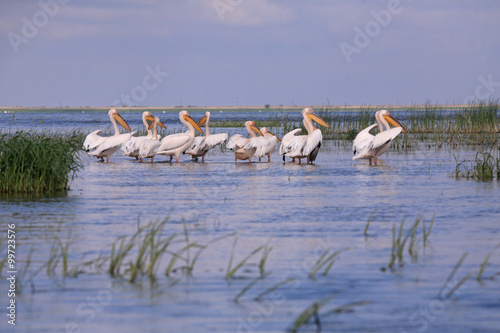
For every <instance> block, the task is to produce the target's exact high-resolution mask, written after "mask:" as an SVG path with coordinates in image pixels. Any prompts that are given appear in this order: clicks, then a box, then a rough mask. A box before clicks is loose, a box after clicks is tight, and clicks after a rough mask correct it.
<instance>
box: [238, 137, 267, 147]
mask: <svg viewBox="0 0 500 333" xmlns="http://www.w3.org/2000/svg"><path fill="white" fill-rule="evenodd" d="M268 144H269V140H268V139H266V138H265V137H263V136H254V137H251V138H250V139H249V140H248V142H246V144H245V145H244V146H243V149H252V148H258V147H262V146H267V145H268ZM240 147H241V146H240Z"/></svg>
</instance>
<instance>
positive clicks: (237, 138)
mask: <svg viewBox="0 0 500 333" xmlns="http://www.w3.org/2000/svg"><path fill="white" fill-rule="evenodd" d="M247 140H248V139H247V138H245V137H244V136H243V135H241V134H235V135H233V136H232V137H231V138H230V139H229V141H228V143H227V146H226V147H227V148H228V149H235V148H236V147H243V146H244V145H246V144H247Z"/></svg>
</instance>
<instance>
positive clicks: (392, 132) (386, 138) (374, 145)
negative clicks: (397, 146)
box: [367, 127, 403, 150]
mask: <svg viewBox="0 0 500 333" xmlns="http://www.w3.org/2000/svg"><path fill="white" fill-rule="evenodd" d="M402 130H403V128H401V127H394V128H391V129H389V130H387V131H383V132H380V133H378V134H377V135H375V137H374V138H373V140H372V142H371V143H370V144H369V145H368V147H367V148H368V149H370V150H372V149H379V148H381V147H383V146H385V145H386V144H387V143H389V142H391V141H392V140H394V138H395V137H397V136H398V135H399V133H401V131H402Z"/></svg>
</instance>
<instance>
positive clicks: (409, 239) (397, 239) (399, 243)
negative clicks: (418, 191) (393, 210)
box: [382, 216, 434, 271]
mask: <svg viewBox="0 0 500 333" xmlns="http://www.w3.org/2000/svg"><path fill="white" fill-rule="evenodd" d="M404 222H405V219H403V220H402V221H401V223H400V225H399V229H397V228H396V225H395V224H393V225H392V247H391V257H390V259H389V264H388V266H387V267H388V268H389V269H393V268H394V265H395V264H396V261H397V263H398V265H399V267H403V266H404V265H405V262H404V256H403V254H404V250H405V246H406V244H408V253H409V254H410V258H411V259H412V261H414V262H415V261H417V259H418V252H419V250H420V245H419V244H420V239H421V238H419V237H418V226H419V225H420V223H422V232H423V237H422V239H423V246H424V248H425V246H426V244H427V242H428V238H429V236H430V234H431V230H432V226H433V225H434V217H432V220H431V222H430V225H429V226H428V227H427V229H426V227H425V221H424V218H423V216H419V217H417V219H416V220H415V222H414V223H413V224H412V225H411V227H410V229H409V230H408V231H407V232H406V234H405V235H404V236H403V231H404ZM382 270H383V271H385V268H383V269H382Z"/></svg>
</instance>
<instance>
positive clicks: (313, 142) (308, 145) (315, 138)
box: [301, 129, 323, 156]
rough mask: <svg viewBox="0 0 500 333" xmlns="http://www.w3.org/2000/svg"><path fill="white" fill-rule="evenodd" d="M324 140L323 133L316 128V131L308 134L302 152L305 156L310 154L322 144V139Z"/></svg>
mask: <svg viewBox="0 0 500 333" xmlns="http://www.w3.org/2000/svg"><path fill="white" fill-rule="evenodd" d="M322 140H323V134H322V133H321V130H320V129H316V130H315V131H314V132H312V133H310V134H309V135H307V137H306V140H304V141H303V146H302V149H301V150H302V154H303V155H304V156H309V155H310V154H311V152H312V151H313V150H314V149H315V148H316V147H318V145H321V141H322Z"/></svg>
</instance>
